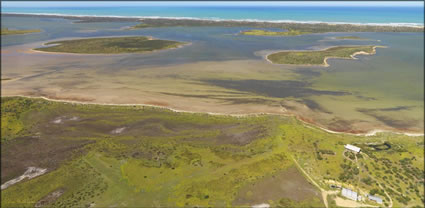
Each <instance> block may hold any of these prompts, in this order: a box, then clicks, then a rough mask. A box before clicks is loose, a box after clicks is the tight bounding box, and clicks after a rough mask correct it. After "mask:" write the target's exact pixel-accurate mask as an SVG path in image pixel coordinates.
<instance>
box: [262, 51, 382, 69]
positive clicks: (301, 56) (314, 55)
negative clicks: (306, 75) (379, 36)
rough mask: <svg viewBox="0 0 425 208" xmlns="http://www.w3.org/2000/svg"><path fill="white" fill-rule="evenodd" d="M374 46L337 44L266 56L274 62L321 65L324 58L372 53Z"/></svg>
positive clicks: (349, 56) (323, 62)
mask: <svg viewBox="0 0 425 208" xmlns="http://www.w3.org/2000/svg"><path fill="white" fill-rule="evenodd" d="M374 47H375V46H337V47H332V48H328V49H325V50H320V51H282V52H277V53H273V54H270V55H268V56H267V59H268V60H270V61H271V62H272V63H274V64H296V65H321V64H326V63H325V58H328V57H332V58H351V56H352V55H353V54H354V53H356V52H366V53H369V54H371V53H373V52H374Z"/></svg>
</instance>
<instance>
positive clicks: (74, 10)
mask: <svg viewBox="0 0 425 208" xmlns="http://www.w3.org/2000/svg"><path fill="white" fill-rule="evenodd" d="M99 3H100V4H99V5H100V6H99V7H93V6H87V7H85V6H84V2H81V6H78V7H8V6H5V5H2V8H1V12H2V13H27V14H58V15H76V16H81V15H82V16H86V15H87V16H117V17H144V18H147V17H149V18H187V19H208V20H251V21H273V22H311V23H317V22H327V23H351V24H380V25H382V24H384V25H417V26H423V25H424V7H423V4H422V6H416V7H413V6H411V7H410V6H400V7H392V6H383V7H378V6H351V7H349V6H330V7H325V6H282V5H279V6H225V5H222V6H164V5H144V4H143V2H139V3H140V5H139V6H131V7H129V6H122V7H102V4H101V2H99ZM264 5H267V4H266V3H265V4H264ZM306 5H308V2H306Z"/></svg>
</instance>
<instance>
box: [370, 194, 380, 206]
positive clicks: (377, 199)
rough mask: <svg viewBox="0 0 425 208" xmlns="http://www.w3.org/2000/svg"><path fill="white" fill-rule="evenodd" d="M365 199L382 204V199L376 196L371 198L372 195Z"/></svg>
mask: <svg viewBox="0 0 425 208" xmlns="http://www.w3.org/2000/svg"><path fill="white" fill-rule="evenodd" d="M367 197H368V198H369V199H370V200H372V201H375V202H376V203H378V204H382V199H381V197H377V196H372V195H367Z"/></svg>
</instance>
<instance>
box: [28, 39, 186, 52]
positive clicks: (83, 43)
mask: <svg viewBox="0 0 425 208" xmlns="http://www.w3.org/2000/svg"><path fill="white" fill-rule="evenodd" d="M184 44H187V43H184V42H178V41H171V40H157V39H152V38H150V37H144V36H137V37H109V38H87V39H76V40H63V41H54V42H48V43H46V44H44V45H47V46H49V45H52V46H50V47H42V48H35V49H34V50H36V51H42V52H58V53H79V54H119V53H146V52H153V51H157V50H164V49H171V48H178V47H181V46H182V45H184Z"/></svg>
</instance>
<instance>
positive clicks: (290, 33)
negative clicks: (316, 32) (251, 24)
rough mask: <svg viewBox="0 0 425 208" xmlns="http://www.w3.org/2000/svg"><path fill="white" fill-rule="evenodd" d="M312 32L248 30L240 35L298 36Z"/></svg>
mask: <svg viewBox="0 0 425 208" xmlns="http://www.w3.org/2000/svg"><path fill="white" fill-rule="evenodd" d="M310 33H311V32H301V31H299V30H289V31H285V32H275V31H267V30H247V31H242V32H241V33H240V34H242V35H256V36H297V35H304V34H310Z"/></svg>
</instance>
